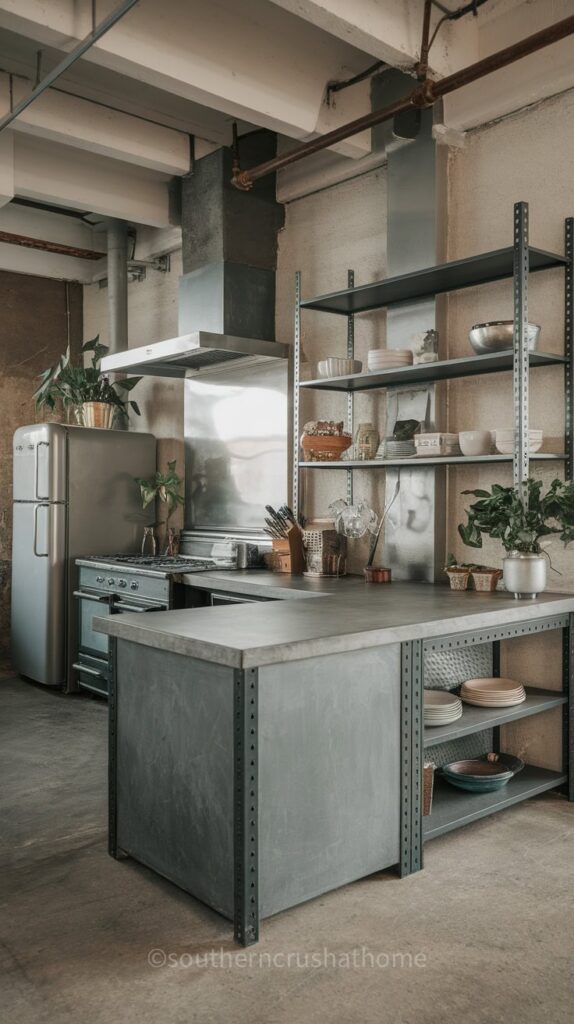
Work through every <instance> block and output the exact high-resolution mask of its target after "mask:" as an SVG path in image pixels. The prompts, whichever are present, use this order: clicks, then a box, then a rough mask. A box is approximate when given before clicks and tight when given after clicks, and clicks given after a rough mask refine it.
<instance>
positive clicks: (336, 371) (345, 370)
mask: <svg viewBox="0 0 574 1024" xmlns="http://www.w3.org/2000/svg"><path fill="white" fill-rule="evenodd" d="M362 369H363V364H362V363H361V362H360V360H358V359H338V358H337V357H335V356H330V357H329V358H328V359H322V360H321V362H320V363H317V373H318V374H319V376H320V377H348V376H349V375H350V374H352V373H360V372H361V370H362Z"/></svg>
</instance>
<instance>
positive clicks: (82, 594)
mask: <svg viewBox="0 0 574 1024" xmlns="http://www.w3.org/2000/svg"><path fill="white" fill-rule="evenodd" d="M110 596H111V595H110V594H97V593H96V592H95V591H94V593H93V594H89V593H88V592H87V591H86V590H74V597H77V598H79V599H82V598H85V599H86V601H99V602H100V603H102V604H103V603H104V602H106V601H108V602H109V600H110Z"/></svg>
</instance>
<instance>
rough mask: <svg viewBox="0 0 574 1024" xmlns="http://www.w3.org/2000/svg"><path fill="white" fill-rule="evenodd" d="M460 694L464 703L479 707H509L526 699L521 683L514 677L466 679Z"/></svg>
mask: <svg viewBox="0 0 574 1024" xmlns="http://www.w3.org/2000/svg"><path fill="white" fill-rule="evenodd" d="M460 695H461V697H462V699H463V701H464V702H465V703H466V704H475V705H476V706H477V707H480V708H511V707H513V706H514V704H522V702H523V701H525V700H526V691H525V689H524V687H523V685H522V683H517V682H516V681H515V680H514V679H493V678H487V679H468V680H467V681H466V683H463V684H462V689H461V691H460Z"/></svg>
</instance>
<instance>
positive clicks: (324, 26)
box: [0, 0, 574, 273]
mask: <svg viewBox="0 0 574 1024" xmlns="http://www.w3.org/2000/svg"><path fill="white" fill-rule="evenodd" d="M460 2H462V0H460ZM118 4H119V0H98V2H97V5H96V7H97V21H98V22H99V21H101V20H102V19H103V18H104V17H105V16H106V15H107V14H108V13H110V12H111V11H112V10H113V9H115V8H116V7H117V6H118ZM458 5H459V2H458V0H442V6H443V7H446V8H448V9H455V8H456V7H458ZM422 10H423V0H352V2H351V3H350V2H349V0H242V2H241V3H240V4H238V3H237V0H162V3H161V4H158V3H157V2H156V0H140V2H139V4H137V5H136V7H135V8H133V9H132V10H131V11H130V12H129V13H128V14H127V15H126V16H125V18H124V19H123V20H122V21H121V22H119V23H118V24H117V25H116V26H115V27H114V28H113V29H112V30H111V31H110V32H109V33H108V34H107V35H105V36H104V37H103V38H102V39H100V40H99V41H98V42H97V43H96V44H95V45H94V46H93V47H92V48H91V49H90V50H89V51H88V52H87V53H86V55H85V56H84V58H82V60H81V61H79V62H78V63H77V64H76V65H74V67H73V68H72V69H70V71H68V72H67V73H66V75H64V76H63V77H62V78H61V79H60V80H59V81H58V83H57V85H56V87H55V88H53V89H51V90H49V91H48V92H47V93H45V94H44V96H43V97H42V98H40V99H39V100H37V101H36V102H35V103H34V104H33V105H32V106H31V107H30V108H28V110H27V111H25V112H24V113H23V114H22V115H21V116H20V117H19V118H18V119H17V121H16V122H14V123H13V125H12V126H11V128H10V129H8V130H7V131H6V132H4V133H2V135H1V136H0V206H1V205H2V204H4V210H0V228H2V229H3V230H15V224H17V222H18V218H19V217H21V216H22V208H19V209H18V208H11V207H10V206H9V205H8V204H9V203H10V200H11V198H12V196H13V195H16V196H22V197H25V198H27V199H29V200H34V201H38V202H40V203H48V204H51V205H54V206H56V207H58V206H59V207H68V208H76V209H81V210H84V211H90V212H92V213H94V214H95V215H96V218H100V219H101V218H105V217H109V216H119V217H123V218H124V219H127V220H130V221H131V222H133V223H137V224H141V225H147V226H148V227H150V228H153V229H160V228H161V229H164V230H167V229H168V228H169V224H170V217H171V216H172V212H171V207H170V203H169V200H168V185H169V181H170V179H171V178H172V177H173V176H178V175H182V174H185V173H186V172H187V171H188V170H189V169H190V152H191V150H190V138H189V137H190V135H191V136H194V138H195V152H196V155H202V154H204V153H206V152H208V151H209V150H210V149H212V148H213V147H215V146H219V145H227V144H229V142H230V139H231V125H232V122H233V121H234V120H236V121H238V124H239V131H240V134H242V133H244V132H246V131H249V130H251V129H253V128H254V127H266V128H269V129H271V130H273V131H275V132H277V133H278V134H279V135H280V136H281V138H282V145H283V147H285V146H286V145H287V146H289V145H292V144H294V142H293V140H300V139H307V138H312V137H314V136H316V135H321V134H323V133H324V132H326V131H328V130H329V129H330V128H333V127H335V126H336V125H338V124H341V123H344V122H346V121H349V120H352V119H353V118H355V117H358V116H360V115H361V114H364V113H366V112H367V110H368V109H369V102H370V100H369V85H368V83H361V84H360V85H356V86H353V87H352V88H349V89H347V90H344V91H342V92H338V93H337V94H336V96H335V99H334V102H330V103H329V102H327V93H326V90H327V86H328V84H329V83H330V82H332V81H340V80H346V79H347V78H349V77H351V76H353V75H355V74H357V73H358V72H361V71H362V70H364V69H365V68H367V67H368V66H370V65H371V64H372V63H373V62H374V61H375V60H380V61H384V62H385V63H386V64H389V65H391V66H395V67H400V68H403V69H405V70H406V71H407V72H408V71H410V70H411V69H412V67H413V65H414V64H415V63H416V60H417V59H418V55H419V47H420V34H421V20H422ZM569 14H574V0H552V2H549V0H489V2H487V3H486V4H484V5H483V6H482V7H481V8H480V11H479V16H478V17H476V18H475V17H472V16H468V17H465V18H464V19H461V20H459V21H456V22H452V23H448V24H445V25H444V26H443V27H442V28H441V31H440V33H439V35H438V37H437V40H436V42H435V44H434V46H433V48H432V51H431V71H432V74H433V75H435V76H437V77H440V76H442V75H445V74H448V73H450V72H452V71H453V70H456V69H458V68H460V67H464V66H466V65H468V64H469V63H471V62H473V61H475V60H477V59H479V58H480V57H483V56H485V55H486V54H488V53H491V52H493V51H495V50H497V49H500V48H501V47H502V46H506V45H509V44H510V43H512V42H514V41H516V40H517V39H519V38H522V37H524V36H525V35H528V34H530V33H531V32H534V31H536V30H537V29H539V28H541V27H543V26H544V25H547V24H550V23H553V22H555V21H557V20H559V19H560V18H562V17H566V16H567V15H569ZM439 17H440V11H439V10H438V9H437V10H436V11H435V13H434V14H433V18H434V22H433V24H435V23H436V21H437V19H438V18H439ZM90 29H91V0H50V2H49V3H46V2H45V0H0V69H1V70H0V111H2V112H6V111H8V110H9V109H10V88H12V96H13V101H17V100H18V99H19V98H20V97H21V96H24V95H25V94H26V93H27V92H29V91H30V89H31V87H32V85H33V83H34V80H35V76H36V59H37V52H38V51H39V50H41V51H42V66H41V74H44V73H45V72H46V71H47V70H49V69H51V68H52V67H54V66H55V65H56V64H57V63H58V61H59V60H60V59H61V57H62V54H63V53H64V52H68V51H70V50H71V49H73V47H74V46H75V45H76V44H77V42H78V41H79V40H80V39H82V38H84V36H86V35H87V34H88V32H89V31H90ZM573 58H574V41H573V40H572V39H568V40H565V41H563V42H561V43H558V44H555V45H554V46H552V47H551V48H549V49H548V50H546V51H543V52H541V53H539V54H537V55H534V56H532V57H529V58H526V59H525V60H523V61H520V62H519V63H517V64H515V65H513V67H511V68H508V69H506V70H505V71H502V72H498V73H497V74H495V75H493V76H491V77H490V78H488V79H485V80H484V81H483V82H481V83H479V84H477V85H475V86H469V87H467V88H466V89H464V90H461V91H460V92H459V93H456V94H453V95H452V96H451V97H449V98H448V99H447V101H446V102H445V104H444V114H443V119H444V124H445V128H447V129H456V130H457V131H459V132H464V131H465V130H467V129H469V128H472V127H475V126H477V125H480V124H483V123H485V122H487V121H489V120H492V119H494V118H497V117H502V116H504V115H506V114H508V113H510V112H511V111H513V110H516V109H519V108H520V107H522V106H524V105H526V104H528V103H533V102H536V101H537V100H539V99H542V98H543V97H545V96H549V95H552V94H553V93H556V92H559V91H561V90H564V89H568V88H571V87H572V86H574V59H573ZM2 72H4V73H2ZM8 72H10V73H12V75H14V76H18V77H13V78H12V81H11V85H10V77H9V74H8ZM374 158H375V157H374V155H373V154H372V153H371V140H370V135H369V134H368V133H363V134H362V135H358V136H355V137H354V138H352V139H349V140H347V141H346V142H343V143H342V144H340V145H339V146H338V147H337V151H336V152H335V153H333V154H331V155H329V154H326V155H325V156H323V157H322V159H321V161H319V162H316V163H315V165H314V167H313V165H310V174H311V176H312V175H313V174H315V173H316V172H317V167H318V166H321V167H325V166H327V167H329V166H331V167H333V168H336V175H343V176H344V174H345V170H344V169H345V167H346V166H347V165H349V166H351V167H353V166H354V167H355V170H356V169H358V168H359V167H360V166H369V165H370V163H372V161H373V159H374ZM293 174H294V175H296V178H297V188H304V183H303V184H302V176H303V178H304V176H305V168H304V165H303V164H302V165H299V167H298V169H297V171H296V172H295V170H294V171H293ZM283 186H284V187H285V182H283ZM288 186H289V183H288V182H287V188H286V193H285V194H287V195H288V194H289V187H288ZM14 209H15V210H16V213H14ZM9 210H10V214H9V216H10V218H11V225H12V227H11V229H9V228H7V227H6V226H5V224H4V216H5V215H6V216H7V215H8V211H9ZM50 216H52V217H56V218H57V215H56V214H51V215H50ZM30 218H31V214H30V212H29V211H28V212H27V213H26V226H27V230H30V229H31V220H30ZM50 224H51V229H52V230H56V229H55V226H54V222H52V221H50ZM43 227H44V228H46V227H47V222H46V220H45V218H44V220H43ZM78 230H79V231H80V233H82V232H83V237H84V244H86V247H89V246H88V245H87V243H86V239H85V231H86V230H87V231H92V230H93V229H92V228H89V227H86V226H85V225H83V227H82V228H79V229H78ZM69 231H70V228H69V225H68V227H66V229H65V231H64V234H66V232H67V233H68V234H69ZM22 233H25V232H24V231H22ZM76 233H78V232H77V231H76ZM170 237H173V233H172V235H170ZM78 244H79V243H78ZM6 249H12V255H13V247H10V246H2V247H1V249H0V265H4V263H3V260H4V259H5V257H6V254H5V253H4V255H3V250H6ZM22 252H23V253H24V257H23V258H30V259H32V257H31V256H30V251H29V250H23V251H22ZM40 255H41V258H42V259H44V260H48V259H49V258H50V257H48V256H46V255H44V254H40ZM34 259H35V260H36V262H37V258H36V257H34ZM53 259H54V260H56V259H59V260H60V263H59V264H58V268H59V270H60V271H62V264H61V260H65V259H66V257H58V258H56V257H53ZM52 265H53V266H55V265H56V264H55V262H54V263H53V264H52ZM91 269H92V270H93V267H92V268H91ZM73 270H74V273H77V266H76V264H74V268H73Z"/></svg>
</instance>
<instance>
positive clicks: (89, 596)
mask: <svg viewBox="0 0 574 1024" xmlns="http://www.w3.org/2000/svg"><path fill="white" fill-rule="evenodd" d="M74 597H75V599H76V601H77V602H78V639H79V645H78V646H79V649H80V652H83V653H84V654H90V655H92V656H95V657H96V658H97V657H100V658H106V659H107V657H108V638H107V636H106V634H105V633H96V631H95V629H94V627H93V621H94V619H95V618H100V619H105V618H107V616H108V615H110V614H111V609H112V602H113V599H114V595H113V594H99V593H98V592H97V591H96V590H89V589H88V588H86V589H85V590H75V591H74Z"/></svg>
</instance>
